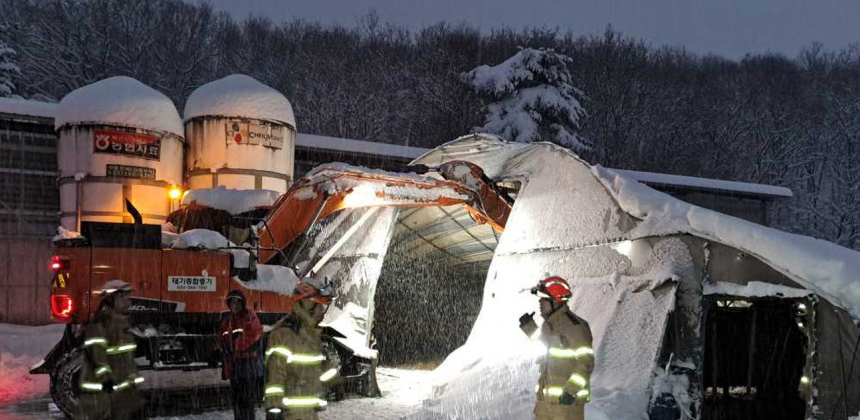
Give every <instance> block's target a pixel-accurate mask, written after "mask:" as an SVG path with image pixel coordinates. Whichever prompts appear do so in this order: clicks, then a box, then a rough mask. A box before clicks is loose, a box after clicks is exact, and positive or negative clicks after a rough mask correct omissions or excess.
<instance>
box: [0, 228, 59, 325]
mask: <svg viewBox="0 0 860 420" xmlns="http://www.w3.org/2000/svg"><path fill="white" fill-rule="evenodd" d="M52 251H53V247H52V245H51V241H50V239H48V238H32V237H30V238H24V237H3V238H0V323H7V324H24V325H43V324H48V323H50V322H51V318H50V313H51V307H50V301H49V299H50V297H49V296H50V294H51V285H50V280H51V275H50V271H49V269H48V262H49V260H50V258H51V253H52Z"/></svg>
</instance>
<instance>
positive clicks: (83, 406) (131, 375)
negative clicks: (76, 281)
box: [78, 280, 143, 420]
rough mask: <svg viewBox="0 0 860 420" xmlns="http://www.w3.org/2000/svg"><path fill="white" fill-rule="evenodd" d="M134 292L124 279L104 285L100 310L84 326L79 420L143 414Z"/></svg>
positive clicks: (117, 419)
mask: <svg viewBox="0 0 860 420" xmlns="http://www.w3.org/2000/svg"><path fill="white" fill-rule="evenodd" d="M131 292H132V288H131V285H129V284H128V283H126V282H124V281H122V280H111V281H109V282H107V283H105V284H104V286H102V289H101V292H100V295H101V302H100V303H99V308H98V311H97V312H96V315H95V317H94V318H93V320H92V321H91V322H90V323H89V324H87V325H86V327H84V333H83V334H84V336H83V338H84V347H83V350H84V360H83V363H82V364H81V373H80V378H81V382H80V391H81V399H80V407H79V409H80V413H78V418H80V419H86V420H107V419H110V420H125V419H132V418H138V417H140V415H141V414H142V413H141V409H142V408H143V401H142V399H141V397H140V393H139V392H138V389H137V388H138V386H140V384H141V383H142V382H143V377H142V376H139V375H138V373H137V365H136V364H135V362H134V352H135V349H137V345H136V344H135V341H134V337H133V336H132V335H131V333H130V332H129V328H130V326H129V322H128V315H129V307H130V306H131V300H130V299H129V297H128V296H129V294H130V293H131Z"/></svg>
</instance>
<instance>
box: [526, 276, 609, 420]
mask: <svg viewBox="0 0 860 420" xmlns="http://www.w3.org/2000/svg"><path fill="white" fill-rule="evenodd" d="M531 291H532V293H533V294H536V295H538V296H539V297H540V314H541V316H542V317H543V318H544V323H543V326H542V327H541V328H540V329H538V326H537V324H536V323H535V321H534V318H533V315H534V313H533V312H532V313H530V314H525V315H523V316H522V317H520V328H521V329H522V330H523V332H525V333H526V335H528V336H529V337H531V338H532V339H537V340H540V341H541V342H542V343H543V344H544V345H546V348H547V351H546V355H545V357H543V358H541V359H540V362H539V363H540V379H539V380H538V387H537V402H536V404H535V411H534V413H535V419H536V420H550V419H553V420H556V419H565V420H568V419H576V420H582V419H584V418H585V403H586V402H588V399H589V388H590V385H591V384H590V380H591V372H592V370H594V351H593V350H592V348H591V329H590V328H589V327H588V323H587V322H585V320H584V319H582V318H580V317H578V316H576V315H575V314H574V313H573V312H571V310H570V308H569V307H568V305H567V301H568V299H570V296H571V291H570V285H569V284H568V283H567V281H566V280H564V279H563V278H561V277H549V278H546V279H544V280H541V281H540V282H538V284H537V286H535V287H534V288H532V289H531Z"/></svg>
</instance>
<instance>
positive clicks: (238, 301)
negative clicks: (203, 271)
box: [216, 290, 264, 420]
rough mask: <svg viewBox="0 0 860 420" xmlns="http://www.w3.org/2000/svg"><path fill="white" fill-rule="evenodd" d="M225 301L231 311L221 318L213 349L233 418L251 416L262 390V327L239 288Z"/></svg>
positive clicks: (243, 419)
mask: <svg viewBox="0 0 860 420" xmlns="http://www.w3.org/2000/svg"><path fill="white" fill-rule="evenodd" d="M226 303H227V308H229V309H230V311H229V312H227V313H226V314H224V317H223V318H222V319H221V323H220V325H219V326H218V341H217V343H216V352H217V353H219V354H220V355H221V357H222V359H223V360H222V361H223V365H222V368H221V369H222V371H221V376H222V377H223V379H228V380H230V388H231V390H232V403H233V418H234V419H235V420H254V408H255V407H256V406H257V405H258V403H259V402H260V399H261V398H262V390H263V373H264V372H263V358H262V353H261V351H260V338H261V337H262V336H263V327H262V326H261V325H260V319H259V318H257V314H256V313H254V311H253V310H252V309H251V308H248V304H247V303H246V302H245V295H244V294H242V292H241V291H240V290H233V291H231V292H230V293H229V294H228V295H227V299H226Z"/></svg>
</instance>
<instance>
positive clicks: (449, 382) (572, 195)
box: [415, 135, 691, 420]
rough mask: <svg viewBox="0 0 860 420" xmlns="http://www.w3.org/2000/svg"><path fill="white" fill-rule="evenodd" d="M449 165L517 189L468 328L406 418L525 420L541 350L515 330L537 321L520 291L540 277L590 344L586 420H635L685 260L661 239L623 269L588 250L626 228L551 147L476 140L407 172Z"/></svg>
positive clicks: (609, 250)
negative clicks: (558, 292) (560, 284)
mask: <svg viewBox="0 0 860 420" xmlns="http://www.w3.org/2000/svg"><path fill="white" fill-rule="evenodd" d="M451 160H467V161H470V162H472V163H474V164H476V165H478V166H480V167H481V168H483V169H484V170H485V172H486V173H487V175H488V176H489V177H491V178H492V179H494V180H497V181H499V180H517V181H521V182H522V187H521V189H520V191H518V194H517V200H516V203H515V204H514V209H513V212H512V213H511V216H510V218H509V219H508V223H507V225H506V227H505V232H504V234H503V235H502V236H501V239H500V240H499V244H498V247H497V248H496V253H495V257H494V258H493V260H492V263H491V265H490V269H489V271H488V274H487V281H486V284H485V286H484V298H483V302H482V305H481V312H480V314H479V315H478V318H477V320H476V321H475V326H474V328H473V329H472V332H471V334H470V336H469V338H468V340H467V342H466V343H465V344H464V345H463V346H462V347H460V348H459V349H457V350H456V351H455V352H454V353H452V354H451V355H450V356H449V357H448V358H447V359H446V361H445V362H444V363H443V364H442V366H440V367H439V368H438V369H437V371H436V372H435V375H436V376H435V387H434V392H433V394H432V395H431V398H430V399H429V400H428V402H427V403H426V407H425V410H424V411H423V412H422V413H420V414H419V415H418V416H416V417H415V418H416V419H441V418H458V419H482V420H485V419H486V420H489V419H498V420H503V419H504V420H507V419H512V418H530V416H531V411H532V409H533V407H534V402H535V400H534V398H535V397H534V385H535V383H537V375H538V368H537V365H536V364H535V362H536V361H537V358H538V357H540V355H541V354H543V353H544V352H545V349H543V348H541V347H540V346H537V347H536V345H535V344H534V343H533V342H531V341H530V340H528V338H527V337H526V336H525V335H524V334H523V333H522V332H521V331H520V330H519V327H518V325H519V322H518V319H519V317H520V316H521V315H522V314H523V313H527V312H536V311H537V310H538V299H536V298H535V297H534V296H533V295H531V294H529V293H524V292H523V291H524V290H528V289H529V288H531V287H532V286H534V284H535V283H536V282H537V281H538V280H540V279H542V278H545V277H547V276H550V275H559V276H561V277H564V278H566V279H568V280H569V281H570V282H571V284H572V285H573V286H574V296H573V298H572V299H571V301H570V306H571V307H572V308H573V309H574V311H575V312H576V313H577V314H578V315H579V316H581V317H583V318H584V319H585V320H586V321H588V322H589V324H590V326H591V329H592V334H593V336H594V344H593V345H594V349H595V360H596V363H597V365H596V366H595V371H594V373H593V375H592V378H591V392H592V401H591V403H590V404H588V405H587V413H586V416H587V418H589V419H613V420H617V419H641V418H644V416H645V411H646V409H647V404H648V401H649V399H650V395H651V394H650V389H649V385H650V384H651V382H652V380H653V372H654V370H655V369H656V360H657V355H658V350H659V348H660V345H661V343H662V337H663V330H664V328H665V323H666V318H667V316H668V314H669V312H670V311H671V310H672V309H673V308H674V303H675V287H674V284H673V283H672V282H671V280H673V279H675V278H677V277H679V276H681V273H683V272H684V270H685V269H686V267H682V266H678V265H677V264H680V262H684V261H686V264H688V265H689V264H690V260H691V257H690V256H689V252H688V251H687V248H686V247H684V246H682V244H679V242H680V241H679V240H677V239H666V240H664V241H662V242H661V243H660V244H657V245H654V247H653V249H649V250H648V251H647V252H646V253H645V256H646V257H647V258H643V259H641V260H640V261H637V262H636V263H635V264H634V263H632V262H631V261H632V260H631V258H629V257H628V256H626V255H624V254H623V253H622V251H619V250H617V249H616V248H613V247H608V246H607V247H594V246H591V245H595V244H612V243H617V242H620V241H621V240H622V238H624V234H625V233H626V232H627V231H628V230H629V229H630V228H631V227H633V226H634V220H633V219H632V218H630V217H629V215H627V214H626V213H624V212H623V211H621V209H620V208H619V207H618V205H617V204H616V203H615V202H614V200H613V198H612V196H611V195H610V194H609V193H608V192H607V191H605V189H604V188H603V187H602V186H601V185H600V184H599V183H597V182H596V181H595V179H594V176H593V175H592V174H591V170H590V167H589V166H588V165H587V164H586V163H584V162H583V161H581V160H580V159H578V158H577V157H576V156H574V155H573V154H571V153H570V152H569V151H566V150H564V149H561V148H559V147H556V146H553V145H548V144H510V143H502V142H500V141H498V140H496V139H494V138H493V137H490V136H480V135H479V136H470V137H467V138H463V139H459V140H455V141H454V142H451V143H449V144H446V145H443V146H441V147H440V148H438V149H436V150H434V151H432V152H430V153H428V154H427V155H425V156H422V157H421V158H419V159H418V160H416V161H415V163H421V164H425V165H428V166H437V165H439V164H442V163H444V162H447V161H451ZM618 249H622V248H620V247H619V248H618ZM625 252H626V251H625Z"/></svg>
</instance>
